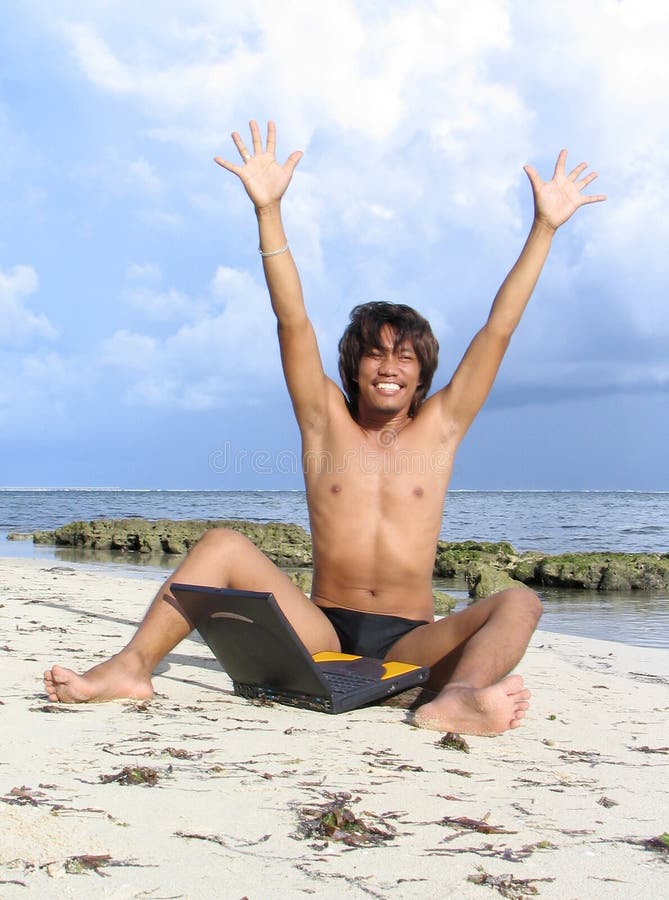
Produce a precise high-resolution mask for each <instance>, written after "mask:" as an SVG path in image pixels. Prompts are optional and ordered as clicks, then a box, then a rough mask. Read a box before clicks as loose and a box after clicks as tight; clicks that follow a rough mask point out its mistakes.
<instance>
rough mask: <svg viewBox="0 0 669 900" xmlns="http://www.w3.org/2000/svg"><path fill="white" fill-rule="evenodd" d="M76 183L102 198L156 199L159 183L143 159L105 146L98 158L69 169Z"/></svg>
mask: <svg viewBox="0 0 669 900" xmlns="http://www.w3.org/2000/svg"><path fill="white" fill-rule="evenodd" d="M72 174H73V175H74V177H75V178H76V179H77V180H81V181H85V182H88V183H91V184H94V185H95V188H96V191H97V192H100V193H102V195H103V196H135V195H136V194H138V193H139V194H140V195H141V196H143V197H148V198H151V199H158V198H159V197H160V195H161V194H162V192H163V184H162V181H161V180H160V178H159V176H158V174H157V172H156V169H155V167H154V166H152V165H151V163H149V162H148V161H147V160H146V159H144V158H143V157H141V156H139V157H136V158H134V159H129V158H127V157H124V156H123V155H122V154H121V153H120V152H119V151H118V149H117V148H115V147H107V148H106V149H105V150H104V152H103V153H102V154H101V155H100V156H99V158H97V159H95V160H94V161H90V160H87V161H86V162H84V163H78V164H76V165H75V166H74V167H73V170H72Z"/></svg>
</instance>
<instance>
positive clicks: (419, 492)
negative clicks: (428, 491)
mask: <svg viewBox="0 0 669 900" xmlns="http://www.w3.org/2000/svg"><path fill="white" fill-rule="evenodd" d="M424 493H425V491H424V490H423V488H422V487H421V486H420V485H418V486H417V487H415V488H414V489H413V495H414V497H422V496H423V494H424Z"/></svg>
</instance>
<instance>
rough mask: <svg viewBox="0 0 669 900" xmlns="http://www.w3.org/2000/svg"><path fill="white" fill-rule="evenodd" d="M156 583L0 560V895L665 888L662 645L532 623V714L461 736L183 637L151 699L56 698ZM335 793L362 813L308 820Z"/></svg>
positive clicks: (518, 893)
mask: <svg viewBox="0 0 669 900" xmlns="http://www.w3.org/2000/svg"><path fill="white" fill-rule="evenodd" d="M156 586H157V583H156V584H154V583H152V582H150V581H148V580H140V579H132V578H128V577H117V575H116V574H115V573H114V569H113V568H111V567H109V568H102V567H101V568H99V569H97V570H93V569H90V568H86V567H79V566H75V565H68V566H59V565H54V564H52V563H50V562H44V561H39V560H0V604H1V607H0V622H1V624H2V635H1V636H0V685H2V688H1V691H0V700H1V702H2V706H1V707H0V715H2V720H3V728H2V732H1V735H2V736H1V738H0V740H1V742H2V748H1V749H2V752H1V753H0V800H1V801H2V802H0V817H1V818H0V823H1V825H2V830H1V832H0V897H3V898H4V897H12V898H13V897H26V896H33V895H34V896H39V897H59V898H60V897H70V896H73V897H97V896H101V897H103V896H104V897H123V898H128V897H138V898H139V897H142V898H172V897H174V898H177V897H178V898H181V897H188V898H191V897H192V898H205V897H206V898H209V897H225V898H228V897H229V898H242V897H248V898H249V900H260V898H270V897H271V898H275V897H281V898H283V897H303V896H306V895H310V894H315V895H316V896H318V897H319V898H320V897H323V898H330V897H331V898H335V897H337V898H339V897H360V898H364V897H394V898H405V897H406V898H413V897H416V898H419V897H420V898H430V897H459V898H470V897H471V898H483V900H485V898H486V897H494V896H506V897H524V896H528V895H530V894H534V893H537V894H538V895H539V896H541V897H547V898H560V900H564V898H609V897H611V898H614V897H616V898H617V897H620V898H625V900H631V898H643V900H647V898H660V897H667V896H669V853H668V852H667V851H666V850H664V851H663V850H662V849H654V848H653V845H652V843H650V844H649V843H648V842H649V841H652V839H653V838H657V837H658V836H659V835H661V834H662V833H663V832H667V831H669V802H668V800H669V726H668V725H667V722H668V718H669V717H668V712H669V651H666V650H649V649H646V648H637V647H629V646H625V645H622V644H616V643H606V642H602V641H595V640H586V639H582V638H575V637H568V636H564V635H556V634H549V633H542V632H538V633H537V634H536V636H535V638H534V640H533V642H532V646H531V647H530V649H529V651H528V653H527V656H526V658H525V659H524V660H523V662H522V664H521V666H520V667H519V671H521V672H522V673H523V674H524V675H525V677H526V680H527V683H528V686H529V687H530V688H531V689H532V690H533V694H534V696H533V705H532V709H531V711H530V716H529V718H527V719H526V721H525V724H524V726H523V727H522V728H520V729H518V730H516V731H514V732H512V733H509V734H506V735H503V736H501V737H498V738H467V743H468V745H469V752H468V753H466V752H464V751H462V750H455V749H449V748H447V747H444V746H442V745H440V743H439V741H440V735H439V734H438V733H435V732H427V731H419V730H417V729H415V728H412V727H410V726H409V725H408V724H407V713H406V711H405V710H404V709H401V708H397V707H392V706H375V707H371V708H366V709H362V710H358V711H355V712H352V713H348V714H344V715H341V716H327V715H324V714H319V713H314V712H307V711H301V710H295V709H291V708H287V707H282V706H276V705H275V706H256V705H253V704H251V703H249V702H247V701H244V700H241V699H239V698H237V697H235V696H234V695H233V693H232V690H231V685H230V681H229V679H228V678H227V676H226V675H225V673H224V672H222V671H221V670H220V669H219V667H218V666H217V664H216V662H215V661H214V660H213V659H212V657H211V655H210V653H209V651H208V649H207V648H206V647H205V646H204V645H203V644H202V643H201V642H199V641H197V640H195V639H188V640H186V641H184V642H183V643H182V644H181V645H180V646H179V647H177V648H176V650H175V652H174V653H172V654H170V656H169V657H168V658H167V659H166V660H165V662H164V664H163V665H162V666H161V667H160V670H159V672H158V674H157V675H156V678H155V681H154V684H155V687H156V690H157V697H156V698H155V699H154V700H153V701H151V702H150V703H139V702H131V701H124V702H114V703H109V704H99V705H88V706H59V705H52V704H49V703H48V702H47V701H46V698H45V695H44V694H43V692H42V686H41V675H42V671H43V670H44V669H45V668H46V667H47V666H48V665H49V664H51V663H53V662H56V661H57V662H61V663H64V664H65V665H69V666H71V667H73V668H76V669H79V670H83V669H86V668H88V667H90V666H91V665H92V664H94V663H95V662H97V661H99V660H100V659H102V658H104V657H107V656H108V655H110V654H111V653H113V652H115V651H116V650H117V649H119V648H120V647H121V646H122V645H123V644H124V643H125V642H126V640H127V639H128V637H129V636H130V635H131V634H132V632H133V630H134V626H135V624H136V623H137V621H138V620H139V619H140V618H141V616H142V614H143V611H144V609H145V607H146V605H147V603H148V601H149V600H150V598H151V595H152V591H153V589H154V587H156ZM124 771H125V772H126V773H128V772H133V771H134V772H136V773H139V774H142V773H143V774H144V776H145V777H148V778H153V777H154V776H155V778H156V783H155V784H153V785H151V784H146V783H144V784H123V783H122V782H121V781H120V780H105V778H108V777H111V778H118V777H122V775H121V774H120V773H123V772H124ZM327 804H333V805H334V812H333V813H332V815H331V817H330V821H332V819H333V817H336V816H337V815H339V816H340V817H341V816H342V815H346V813H345V810H350V812H351V814H352V815H353V816H355V817H356V818H358V819H359V820H362V822H363V823H364V827H365V828H366V829H367V833H365V832H364V831H363V832H358V833H357V836H356V833H355V832H352V833H351V834H352V836H349V840H350V841H352V843H345V842H343V841H341V840H337V839H335V838H337V837H341V836H342V835H344V834H346V832H344V831H342V832H341V833H339V834H338V833H336V832H335V834H334V835H331V836H330V837H328V836H322V835H320V834H318V832H317V829H316V828H315V823H316V822H318V820H319V817H320V815H321V813H322V811H323V810H324V809H325V807H326V806H327ZM376 832H379V833H376ZM365 838H370V839H372V840H370V842H369V843H365ZM373 840H376V841H377V842H376V843H374V842H372V841H373ZM472 878H478V879H480V880H483V881H484V882H485V883H484V884H476V883H474V882H473V881H471V880H470V879H472Z"/></svg>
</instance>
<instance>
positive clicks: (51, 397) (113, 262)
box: [0, 0, 669, 490]
mask: <svg viewBox="0 0 669 900" xmlns="http://www.w3.org/2000/svg"><path fill="white" fill-rule="evenodd" d="M558 10H559V13H558ZM667 46H669V11H667V8H666V4H665V3H664V2H661V0H657V2H651V0H640V2H634V3H632V2H631V0H621V2H614V0H599V2H596V0H585V2H583V0H579V2H576V0H561V2H560V3H559V4H558V3H557V2H556V3H553V2H543V3H533V4H530V3H525V2H520V0H516V2H504V0H473V2H471V3H469V4H463V3H461V2H459V0H453V2H450V0H442V2H439V0H411V2H401V0H395V2H393V0H386V2H383V3H381V2H375V0H370V2H358V3H353V2H346V0H341V2H337V3H328V4H326V3H313V2H308V0H292V2H291V0H286V2H284V3H281V4H278V3H274V2H269V0H266V2H259V0H246V2H244V3H234V4H233V3H224V2H216V0H189V2H185V0H184V2H169V0H161V2H156V0H144V2H142V3H137V2H134V3H130V2H126V0H115V2H113V3H112V2H103V0H96V2H84V0H80V2H74V0H59V2H58V3H52V2H47V0H24V2H22V3H20V4H8V3H7V4H2V6H1V7H0V155H1V159H2V164H1V165H0V196H1V198H2V207H3V213H4V215H3V216H2V220H1V224H0V484H1V485H3V486H37V485H41V486H45V485H48V486H59V485H62V486H72V485H88V486H111V485H113V486H120V487H128V488H130V487H155V488H161V487H162V488H220V489H235V488H259V489H273V488H282V487H300V486H301V482H300V478H299V474H298V473H297V468H298V467H297V464H296V460H297V456H298V452H299V448H298V434H297V429H296V426H295V425H294V422H293V419H292V414H291V409H290V405H289V402H288V399H287V397H286V392H285V387H284V385H283V381H282V377H281V370H280V365H279V358H278V352H277V348H276V337H275V327H274V321H273V317H272V314H271V311H270V308H269V304H268V300H267V296H266V292H265V288H264V283H263V279H262V270H261V266H260V260H259V257H258V253H257V235H256V227H255V220H254V216H253V212H252V209H251V208H250V205H249V203H248V200H247V198H246V195H245V194H244V192H243V190H242V189H241V187H240V185H239V184H238V183H237V181H236V179H235V178H234V176H232V175H230V174H229V173H227V172H225V171H224V170H222V169H220V168H219V167H217V166H216V165H215V164H214V163H213V162H212V158H213V156H214V155H216V154H219V155H222V156H224V157H227V158H235V153H234V152H233V147H232V143H231V141H230V137H229V135H230V132H231V131H232V130H239V131H242V132H243V133H246V127H247V122H248V120H249V118H251V117H253V118H256V119H258V120H259V121H260V122H261V123H263V125H262V127H263V128H264V122H265V121H266V120H267V118H269V117H271V118H274V119H275V121H276V122H277V127H278V139H279V155H280V156H281V157H282V158H285V156H287V155H288V153H289V152H290V151H292V150H294V149H302V150H304V152H305V156H304V159H303V160H302V162H301V164H300V166H299V168H298V171H297V173H296V175H295V178H294V180H293V183H292V185H291V187H290V192H289V194H288V195H287V197H286V200H285V203H284V216H285V220H286V226H287V230H288V233H289V238H290V242H291V246H292V249H293V252H294V255H295V257H296V260H297V261H298V265H299V268H300V272H301V275H302V280H303V285H304V290H305V296H306V300H307V305H308V308H309V310H310V313H311V317H312V320H313V322H314V324H315V327H316V329H317V333H318V335H319V339H320V343H321V350H322V354H323V357H324V362H325V365H326V368H327V370H328V371H329V372H330V373H331V374H332V375H333V376H334V375H336V355H335V350H336V344H337V340H338V338H339V335H340V333H341V331H342V330H343V328H344V327H345V324H346V321H347V316H348V312H349V310H350V308H351V307H352V306H354V305H355V304H356V303H358V302H362V301H365V300H373V299H388V300H397V301H400V302H406V303H409V304H411V305H413V306H415V307H416V308H417V309H419V310H420V311H421V312H422V313H423V314H425V315H426V316H427V317H428V318H429V319H430V320H431V322H432V324H433V327H434V330H435V332H436V334H437V336H438V338H439V341H440V343H441V347H442V351H441V362H440V368H439V371H438V373H437V376H436V378H435V382H434V383H435V386H438V385H440V384H443V383H445V382H446V381H447V380H448V378H449V377H450V374H451V373H452V371H453V368H454V367H455V365H457V362H458V361H459V359H460V356H461V354H462V353H463V352H464V349H465V347H466V346H467V343H468V342H469V340H470V338H471V337H472V335H473V333H474V332H475V331H476V330H477V329H478V328H479V327H480V325H481V324H482V323H483V321H484V319H485V316H486V315H487V311H488V309H489V305H490V302H491V301H492V298H493V296H494V294H495V291H496V290H497V287H498V286H499V284H500V282H501V280H502V279H503V277H504V275H505V274H506V272H507V270H508V268H509V267H510V266H511V264H512V263H513V261H514V260H515V258H516V256H517V254H518V252H519V250H520V248H521V246H522V243H523V240H524V238H525V235H526V232H527V230H528V228H529V225H530V222H531V195H530V190H529V185H528V183H527V180H526V176H525V175H524V173H523V171H522V166H523V164H524V163H528V162H529V163H532V164H533V165H535V166H536V167H537V168H538V169H539V171H540V172H541V173H542V175H544V176H546V177H548V176H549V175H550V174H551V172H552V169H553V164H554V160H555V157H556V155H557V153H558V151H559V150H560V148H561V147H563V146H564V147H567V148H568V149H569V151H570V158H569V161H570V163H573V164H576V163H577V162H579V161H581V160H582V159H583V160H586V161H587V162H588V163H590V164H591V165H592V167H593V168H595V169H596V170H597V171H598V172H599V176H600V177H599V179H598V181H597V182H596V183H595V185H594V186H593V187H592V188H591V191H592V192H597V193H598V192H600V191H601V192H605V193H606V194H607V196H608V198H609V199H608V200H607V202H606V203H605V204H596V205H593V206H589V207H586V208H584V209H581V210H580V211H579V212H578V213H577V215H576V216H575V217H574V219H573V220H572V221H571V222H569V223H567V225H565V226H564V227H563V229H562V230H561V232H560V233H558V235H557V237H556V239H555V242H554V248H553V251H552V255H551V257H550V259H549V261H548V264H547V267H546V269H545V271H544V273H543V275H542V279H541V281H540V283H539V286H538V288H537V290H536V292H535V296H534V298H533V300H532V303H531V305H530V307H529V309H528V311H527V313H526V316H525V318H524V319H523V321H522V323H521V325H520V328H519V329H518V332H517V333H516V335H515V336H514V339H513V342H512V345H511V348H510V350H509V353H508V355H507V358H506V360H505V362H504V365H503V368H502V371H501V373H500V376H499V379H498V381H497V384H496V385H495V388H494V390H493V393H492V394H491V396H490V398H489V400H488V403H487V404H486V406H485V407H484V410H483V411H482V413H481V414H480V416H479V418H478V420H477V421H476V422H475V424H474V426H473V427H472V429H471V431H470V433H469V435H468V436H467V438H466V439H465V442H464V443H463V446H462V448H461V450H460V454H459V458H458V461H457V463H456V469H455V475H454V480H453V487H456V488H470V489H486V488H488V489H492V488H508V489H514V488H525V489H551V488H555V489H593V490H594V489H613V488H617V489H636V490H669V467H668V466H667V464H666V458H667V447H668V446H669V404H668V402H667V401H668V388H669V361H668V357H667V346H668V345H669V308H668V304H667V284H668V282H669V279H668V277H667V276H668V274H669V264H668V256H669V255H668V253H667V247H668V246H669V216H668V215H667V211H666V210H667V206H668V205H669V150H668V149H667V148H668V147H669V117H668V116H667V114H666V98H667V96H669V63H668V62H667V56H666V47H667Z"/></svg>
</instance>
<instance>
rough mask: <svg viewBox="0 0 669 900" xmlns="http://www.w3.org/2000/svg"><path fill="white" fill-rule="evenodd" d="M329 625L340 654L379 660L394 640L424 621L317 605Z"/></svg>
mask: <svg viewBox="0 0 669 900" xmlns="http://www.w3.org/2000/svg"><path fill="white" fill-rule="evenodd" d="M319 609H321V610H322V611H323V612H324V613H325V615H326V616H327V617H328V619H329V620H330V621H331V622H332V625H333V626H334V630H335V631H336V632H337V637H338V638H339V642H340V643H341V650H342V653H357V654H358V655H360V656H371V657H372V658H374V659H383V658H384V657H385V655H386V653H387V652H388V650H389V649H390V648H391V647H392V645H393V644H394V643H395V641H399V639H400V638H401V637H403V636H404V635H405V634H408V633H409V632H410V631H413V629H414V628H418V626H419V625H427V624H428V622H426V621H422V620H417V619H403V618H402V617H401V616H384V615H381V614H379V613H366V612H356V611H355V610H353V609H340V608H339V607H334V606H320V607H319Z"/></svg>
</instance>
